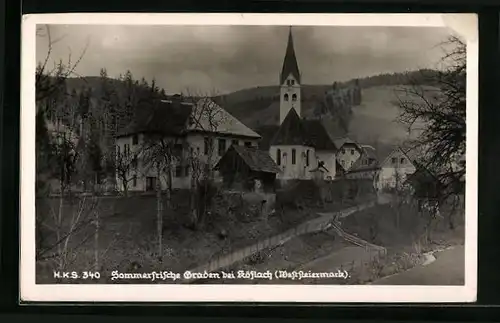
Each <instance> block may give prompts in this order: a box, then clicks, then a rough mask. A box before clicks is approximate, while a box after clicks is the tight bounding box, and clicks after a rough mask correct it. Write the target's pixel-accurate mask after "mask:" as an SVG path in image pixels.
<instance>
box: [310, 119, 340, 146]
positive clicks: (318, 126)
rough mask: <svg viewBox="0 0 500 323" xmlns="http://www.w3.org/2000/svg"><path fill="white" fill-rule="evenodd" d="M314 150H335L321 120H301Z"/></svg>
mask: <svg viewBox="0 0 500 323" xmlns="http://www.w3.org/2000/svg"><path fill="white" fill-rule="evenodd" d="M302 123H303V125H304V127H305V128H306V132H307V135H308V136H309V139H310V140H311V141H312V143H313V146H314V148H315V149H316V150H337V149H336V147H335V144H334V143H333V141H332V139H331V138H330V135H328V132H327V131H326V129H325V126H324V125H323V123H322V122H321V120H302Z"/></svg>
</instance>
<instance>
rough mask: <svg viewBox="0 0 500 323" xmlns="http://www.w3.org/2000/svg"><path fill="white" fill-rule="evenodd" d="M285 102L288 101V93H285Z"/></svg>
mask: <svg viewBox="0 0 500 323" xmlns="http://www.w3.org/2000/svg"><path fill="white" fill-rule="evenodd" d="M283 97H284V99H285V101H288V93H285V95H284V96H283Z"/></svg>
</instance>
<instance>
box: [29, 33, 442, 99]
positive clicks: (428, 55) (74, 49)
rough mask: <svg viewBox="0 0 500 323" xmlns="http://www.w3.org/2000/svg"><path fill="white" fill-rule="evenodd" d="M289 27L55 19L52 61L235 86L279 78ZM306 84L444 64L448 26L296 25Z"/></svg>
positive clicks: (175, 88) (226, 88) (203, 86)
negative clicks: (58, 22)
mask: <svg viewBox="0 0 500 323" xmlns="http://www.w3.org/2000/svg"><path fill="white" fill-rule="evenodd" d="M288 30H289V28H288V27H284V26H123V25H117V26H109V25H108V26H97V25H51V26H50V31H51V36H52V39H53V40H57V42H56V43H55V44H54V46H53V50H52V55H51V61H54V60H59V59H63V60H67V59H68V56H69V54H70V53H71V55H72V57H73V59H75V58H76V57H77V56H79V54H80V53H81V52H82V50H84V48H85V47H86V44H87V43H88V46H87V51H86V53H85V56H84V57H83V58H82V61H81V62H80V64H79V65H78V68H77V69H76V72H77V73H78V74H80V75H84V76H97V75H99V70H100V69H101V68H102V67H105V68H106V69H107V71H108V74H109V75H110V76H111V77H117V76H118V75H119V74H120V73H125V72H126V70H127V69H129V70H130V71H131V72H132V73H133V75H134V77H135V78H137V79H140V78H141V77H145V78H146V79H147V80H151V79H152V78H155V79H156V80H157V84H158V85H159V86H160V87H163V88H164V89H165V90H166V92H167V93H177V92H181V91H185V90H186V89H187V88H189V89H191V90H192V91H201V92H207V91H210V92H213V91H216V92H218V93H227V92H231V91H235V90H240V89H244V88H249V87H254V86H264V85H276V84H277V83H278V79H279V72H280V70H281V65H282V62H283V57H284V54H285V48H286V42H287V36H288ZM292 31H293V37H294V43H295V50H296V53H297V59H298V64H299V68H300V71H301V73H302V79H303V80H302V82H303V83H304V84H331V83H332V82H333V81H344V80H349V79H352V78H356V77H364V76H370V75H375V74H380V73H387V72H400V71H405V70H413V69H417V68H423V67H431V68H432V67H436V63H438V62H439V59H440V57H441V56H442V54H443V50H442V48H441V47H439V44H440V43H441V42H443V41H445V40H446V38H447V37H448V36H449V34H450V30H449V29H446V28H418V27H338V26H332V27H301V26H300V27H293V28H292ZM36 45H37V53H36V56H37V61H43V60H44V59H45V57H46V55H47V48H48V41H47V37H43V36H38V37H37V44H36Z"/></svg>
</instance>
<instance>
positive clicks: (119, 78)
mask: <svg viewBox="0 0 500 323" xmlns="http://www.w3.org/2000/svg"><path fill="white" fill-rule="evenodd" d="M22 37H23V38H22V100H21V101H22V107H21V114H22V115H21V117H22V125H21V144H22V147H21V149H22V154H21V163H22V165H21V166H22V169H21V179H20V180H21V187H22V190H21V198H22V199H21V214H20V217H21V219H20V223H21V226H22V227H21V241H20V244H21V263H20V277H21V278H20V279H21V281H20V286H21V291H20V298H21V300H22V301H92V302H99V301H116V302H120V301H138V302H144V301H149V302H151V301H152V302H169V301H185V302H192V301H193V302H194V301H196V302H200V301H201V302H224V301H232V302H247V301H251V302H473V301H475V299H476V288H477V138H478V135H477V132H478V89H477V87H478V25H477V17H476V15H474V14H454V15H451V14H450V15H448V14H54V15H27V16H25V17H24V18H23V25H22ZM466 165H467V172H466V171H465V167H466Z"/></svg>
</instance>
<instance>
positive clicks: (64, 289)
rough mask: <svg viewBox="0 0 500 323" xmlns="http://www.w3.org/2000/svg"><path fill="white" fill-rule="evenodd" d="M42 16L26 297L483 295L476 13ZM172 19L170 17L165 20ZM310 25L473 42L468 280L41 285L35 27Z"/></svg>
mask: <svg viewBox="0 0 500 323" xmlns="http://www.w3.org/2000/svg"><path fill="white" fill-rule="evenodd" d="M276 15H277V14H235V13H225V14H146V13H127V14H118V13H117V14H114V13H113V14H109V13H98V14H88V13H86V14H80V13H70V14H37V15H25V16H23V21H22V52H21V55H22V61H21V69H22V71H21V72H22V74H21V120H22V121H21V133H20V136H21V156H20V160H21V169H20V175H21V178H20V180H21V182H20V183H21V188H20V192H21V201H20V224H21V228H20V233H21V235H20V239H21V241H20V247H21V248H20V251H21V253H20V287H21V288H20V300H22V301H45V302H57V301H88V302H100V301H108V302H109V301H112V302H124V301H126V302H226V301H227V302H313V303H315V302H341V303H352V302H375V303H384V302H400V303H407V302H424V303H439V302H473V301H475V300H476V293H477V174H478V170H477V164H478V161H477V158H478V155H477V151H478V84H479V83H478V67H479V66H478V65H479V64H478V59H479V58H478V23H477V15H475V14H279V19H276ZM166 22H167V23H166ZM38 24H101V25H111V24H122V25H144V24H147V25H167V24H168V25H310V26H319V25H321V26H332V25H337V26H340V25H342V26H420V27H444V26H448V27H450V28H453V29H454V30H455V31H456V32H457V33H458V34H460V35H461V36H462V37H464V38H465V39H466V41H467V98H466V102H467V138H466V145H467V155H466V165H467V172H466V214H467V216H466V234H465V241H466V242H465V253H466V255H465V261H466V266H465V285H464V286H376V285H361V286H358V285H356V286H352V285H351V286H340V285H222V284H221V285H194V284H193V285H171V284H158V285H130V284H126V285H125V284H124V285H121V284H116V285H102V284H97V285H37V284H36V283H35V267H36V266H35V185H34V183H35V82H34V73H35V68H36V57H35V53H36V46H35V39H36V36H35V34H36V32H35V31H36V25H38Z"/></svg>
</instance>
